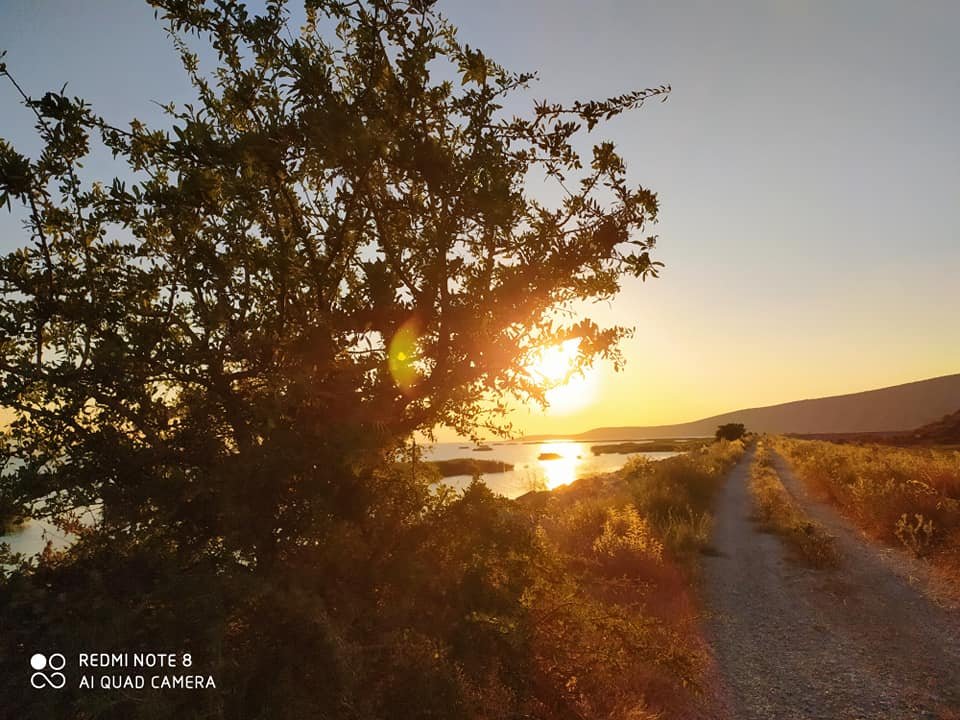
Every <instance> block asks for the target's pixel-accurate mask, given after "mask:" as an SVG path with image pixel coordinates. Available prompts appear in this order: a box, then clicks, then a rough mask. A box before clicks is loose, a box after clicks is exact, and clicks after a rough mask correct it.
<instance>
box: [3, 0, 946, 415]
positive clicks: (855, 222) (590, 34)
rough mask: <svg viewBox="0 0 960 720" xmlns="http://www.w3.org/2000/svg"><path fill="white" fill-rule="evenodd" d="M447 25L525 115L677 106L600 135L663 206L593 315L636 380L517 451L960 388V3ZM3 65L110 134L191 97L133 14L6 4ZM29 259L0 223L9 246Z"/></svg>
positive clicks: (663, 9)
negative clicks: (655, 98)
mask: <svg viewBox="0 0 960 720" xmlns="http://www.w3.org/2000/svg"><path fill="white" fill-rule="evenodd" d="M439 7H440V8H441V10H442V11H443V12H444V13H445V14H446V15H447V16H448V17H449V18H450V19H451V20H453V21H454V23H455V24H457V25H458V26H459V27H460V37H461V39H462V40H463V41H465V42H467V43H469V44H470V45H471V46H474V47H480V48H481V49H483V50H484V51H485V52H486V53H487V54H488V55H490V56H492V57H493V58H495V59H496V60H498V61H499V62H501V63H502V64H504V65H506V66H508V67H510V68H511V69H514V70H537V71H539V73H540V80H539V82H538V83H536V84H535V85H534V87H533V89H532V91H531V93H530V95H529V97H528V98H527V99H529V100H532V99H534V98H549V99H555V100H560V101H563V100H570V99H575V98H591V97H605V96H608V95H612V94H616V93H619V92H622V91H624V90H627V89H633V88H637V87H647V86H653V85H658V84H661V83H669V84H671V85H672V86H673V89H674V90H673V94H672V96H671V98H670V100H669V101H668V102H667V103H665V104H652V105H649V106H648V107H646V108H644V109H642V110H641V111H639V112H638V113H634V114H631V115H629V116H628V117H624V118H620V119H618V120H617V121H615V122H614V123H613V124H611V125H610V126H609V127H608V129H607V130H606V131H605V132H604V135H606V136H609V137H610V138H611V139H613V140H615V141H616V142H617V144H618V147H619V150H620V152H621V154H622V155H623V156H624V157H625V159H626V161H627V163H628V166H629V167H630V168H631V176H632V178H633V179H634V180H635V181H636V182H638V183H642V184H644V185H646V186H648V187H650V188H652V189H653V190H655V191H657V192H658V193H659V195H660V200H661V213H662V220H661V223H660V224H659V226H658V227H657V228H656V232H657V234H659V235H660V247H659V252H658V255H659V259H661V260H663V261H664V262H666V264H667V268H666V270H665V272H664V273H663V277H662V278H661V279H660V280H657V281H654V282H649V283H646V284H641V283H639V282H637V283H634V284H630V285H628V286H627V287H626V288H625V289H624V292H623V294H622V295H621V296H620V297H619V298H618V299H617V300H616V301H614V302H613V303H611V304H609V305H603V306H600V307H598V308H596V315H597V316H598V319H600V320H602V321H605V322H617V323H622V324H629V325H636V326H637V329H638V333H637V337H636V338H635V339H634V340H632V341H630V342H629V343H628V344H627V345H626V347H625V350H626V352H627V356H628V366H627V370H626V372H625V373H623V374H620V375H614V374H613V373H612V372H609V371H607V370H603V371H601V372H600V373H599V377H598V391H597V392H598V394H597V396H596V398H595V400H594V402H592V403H590V404H589V405H588V406H587V407H584V408H581V409H580V410H578V411H576V412H574V413H572V414H566V415H565V414H561V413H552V414H551V413H548V414H547V415H541V414H539V413H533V414H530V415H527V414H526V413H521V415H522V417H519V416H518V418H517V419H518V421H519V422H520V424H522V425H524V426H525V427H526V428H527V429H528V430H530V431H531V432H560V431H563V430H565V429H569V430H579V429H586V428H587V427H591V426H595V425H600V424H621V423H624V422H631V423H637V424H654V423H668V422H675V421H683V420H688V419H693V418H696V417H701V416H705V415H709V414H713V413H715V412H722V411H725V410H729V409H734V408H737V407H745V406H754V405H760V404H770V403H774V402H780V401H786V400H792V399H797V398H801V397H814V396H819V395H824V394H833V393H839V392H846V391H855V390H861V389H867V388H871V387H879V386H883V385H889V384H895V383H899V382H906V381H909V380H914V379H920V378H923V377H930V376H934V375H940V374H946V373H950V372H958V371H960V332H958V331H957V328H958V327H960V311H958V308H960V280H958V278H960V242H958V240H960V215H958V213H957V208H958V207H960V139H958V137H957V128H958V127H960V73H958V72H957V68H958V67H960V43H957V42H956V39H955V35H956V28H958V27H960V4H958V3H951V2H927V1H920V2H913V3H893V2H882V1H875V0H870V1H864V2H853V1H846V2H839V3H837V2H815V3H805V2H787V1H781V2H763V3H761V2H755V3H751V2H731V3H715V2H684V3H681V2H678V3H649V2H620V1H614V0H606V1H604V0H595V1H594V2H574V1H573V0H551V1H550V2H546V1H540V0H536V1H534V0H513V1H512V2H503V1H501V0H486V1H485V2H482V3H480V2H462V1H460V0H451V1H449V2H444V0H441V1H440V3H439ZM0 48H2V49H6V50H7V51H8V56H7V59H6V61H7V63H8V65H9V66H10V68H11V70H12V71H13V72H14V73H15V74H16V76H17V78H18V80H19V81H20V82H21V84H23V85H24V86H25V87H26V88H27V89H28V91H30V92H32V93H34V94H40V93H42V92H43V91H45V90H47V89H52V88H59V87H60V86H61V85H62V84H63V83H64V82H69V86H68V88H69V91H70V92H71V94H77V95H81V96H84V97H86V98H87V99H89V100H90V101H91V102H92V103H93V104H94V106H95V107H96V108H97V110H98V111H99V112H100V113H101V114H103V115H105V116H107V117H108V118H111V119H113V120H116V121H118V122H122V121H123V120H125V119H128V118H130V117H132V116H137V117H140V118H141V119H145V120H148V121H150V120H154V119H156V118H158V117H159V112H158V110H157V108H156V107H155V106H154V105H153V104H152V103H151V101H153V100H157V101H167V100H176V101H184V100H188V99H189V88H188V86H187V84H186V82H185V80H184V79H183V76H182V74H181V73H180V72H179V69H178V65H177V62H176V58H175V56H174V54H173V52H172V50H171V47H170V43H169V41H168V40H167V38H166V37H165V35H164V33H163V30H162V28H161V27H160V25H159V24H157V23H155V22H154V20H153V11H152V10H151V9H150V8H148V7H147V6H146V5H141V4H140V3H138V2H134V1H132V0H123V1H120V0H96V1H94V0H72V1H70V2H68V1H66V0H39V1H37V2H26V1H25V0H7V1H6V2H4V3H3V4H2V5H0ZM516 109H518V110H519V109H521V106H520V105H517V106H516ZM30 128H31V119H30V116H29V115H28V114H27V113H26V111H25V110H24V109H23V108H21V107H18V106H17V105H16V102H15V96H14V95H13V94H12V92H11V88H9V87H0V136H2V137H4V138H6V139H8V140H10V141H12V142H13V143H14V144H15V145H16V146H17V147H19V148H21V149H23V150H27V151H29V150H30V149H31V147H32V141H31V138H30ZM98 169H99V168H98V167H97V166H96V165H94V167H93V168H91V170H92V171H93V172H96V171H97V170H98ZM20 242H22V235H21V233H20V232H19V230H18V227H17V224H16V223H15V222H13V221H12V219H11V218H10V217H9V216H7V215H6V213H4V216H3V217H0V249H2V250H3V251H7V250H9V249H11V248H13V247H15V246H16V245H17V244H19V243H20ZM624 398H628V399H629V401H628V402H625V401H624Z"/></svg>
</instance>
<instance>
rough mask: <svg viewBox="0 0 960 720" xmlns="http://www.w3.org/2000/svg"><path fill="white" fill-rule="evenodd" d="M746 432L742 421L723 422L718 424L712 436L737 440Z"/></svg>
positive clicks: (719, 438) (718, 438)
mask: <svg viewBox="0 0 960 720" xmlns="http://www.w3.org/2000/svg"><path fill="white" fill-rule="evenodd" d="M746 434H747V428H746V427H745V426H744V424H743V423H725V424H724V425H718V426H717V431H716V432H715V433H714V436H715V437H716V439H717V440H730V441H733V440H739V439H740V438H742V437H743V436H744V435H746Z"/></svg>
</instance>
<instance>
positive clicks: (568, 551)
mask: <svg viewBox="0 0 960 720" xmlns="http://www.w3.org/2000/svg"><path fill="white" fill-rule="evenodd" d="M743 451H744V445H743V443H742V442H732V443H731V442H725V441H724V442H717V443H714V444H712V445H710V446H707V447H703V448H700V449H697V450H694V451H691V452H690V453H688V454H685V455H678V456H676V457H673V458H669V459H666V460H662V461H659V462H651V461H649V460H646V459H645V458H635V459H633V460H631V461H630V463H629V464H628V465H627V467H626V468H624V470H622V471H621V472H620V473H618V474H615V475H611V476H599V477H596V478H590V479H586V480H582V481H579V482H578V483H575V484H574V485H572V486H570V487H569V488H565V489H563V490H560V491H555V492H552V493H536V494H531V495H529V496H527V497H525V498H523V499H521V500H520V502H519V504H520V505H522V506H527V507H532V508H536V509H537V511H538V512H539V513H540V523H539V537H540V538H541V540H542V542H543V543H544V545H543V547H544V552H545V560H546V561H545V564H544V565H542V566H541V568H540V569H541V572H539V573H538V575H537V580H536V581H535V583H534V584H533V586H532V588H531V590H530V593H529V594H528V595H527V596H526V597H527V599H528V601H529V608H530V610H531V612H532V613H533V617H532V627H533V628H535V630H534V637H533V647H534V648H536V650H537V656H538V659H539V660H538V662H540V663H542V665H541V670H542V671H543V672H545V673H546V675H547V677H549V678H550V680H551V683H552V684H553V685H554V686H555V687H559V688H564V690H565V692H566V694H567V702H570V703H573V704H575V705H576V708H577V710H576V712H577V715H576V716H577V717H610V718H638V719H639V718H647V717H685V716H686V715H687V714H688V713H689V712H690V711H691V709H692V708H693V707H695V706H698V705H702V704H703V703H706V702H709V700H708V699H707V698H705V697H704V691H705V689H706V688H705V677H706V673H707V670H708V667H709V662H710V661H709V654H708V653H707V651H706V645H705V642H704V640H703V638H702V636H701V635H700V631H699V628H698V623H697V615H698V613H697V609H696V604H695V602H694V599H693V597H692V591H691V579H692V576H693V575H694V574H695V572H696V558H697V557H698V555H699V553H701V552H703V551H704V550H705V549H706V548H707V547H708V541H709V532H710V525H711V515H710V506H711V504H712V501H713V497H714V495H715V493H716V491H717V490H718V489H719V487H720V483H721V481H722V479H723V476H724V475H725V474H726V472H727V471H728V470H729V469H730V468H731V467H732V466H733V465H734V463H736V461H737V460H738V459H739V458H740V457H741V456H742V455H743Z"/></svg>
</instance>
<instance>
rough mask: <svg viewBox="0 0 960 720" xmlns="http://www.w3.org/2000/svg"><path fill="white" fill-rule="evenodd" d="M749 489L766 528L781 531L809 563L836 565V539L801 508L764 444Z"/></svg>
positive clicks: (818, 565) (752, 470)
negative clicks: (773, 464) (781, 477)
mask: <svg viewBox="0 0 960 720" xmlns="http://www.w3.org/2000/svg"><path fill="white" fill-rule="evenodd" d="M750 491H751V492H752V493H753V497H754V499H755V501H756V505H757V518H758V520H759V521H760V523H761V524H762V525H763V527H764V528H765V529H767V530H769V531H770V532H773V533H776V534H777V535H780V536H781V537H782V538H783V539H784V540H785V541H786V542H787V543H788V544H789V545H790V547H791V548H792V549H793V550H794V551H795V552H796V553H797V555H798V556H799V557H801V558H802V559H803V560H804V561H805V562H806V563H808V564H810V565H812V566H814V567H834V566H836V564H837V562H838V561H839V555H838V553H837V548H836V542H835V539H834V538H833V536H831V535H830V534H828V533H827V531H826V529H824V528H823V526H821V525H820V524H819V523H817V522H814V521H813V520H811V519H810V518H809V517H807V515H806V514H805V513H804V512H803V511H802V510H801V509H800V507H799V506H798V505H797V503H796V501H795V500H794V499H793V497H791V495H790V493H789V492H787V489H786V488H785V487H784V486H783V482H782V481H781V480H780V476H779V475H778V474H777V471H776V470H775V469H774V468H773V466H772V465H771V464H770V454H769V451H768V450H767V448H766V447H764V446H763V445H762V444H761V445H760V446H758V449H757V454H756V457H755V459H754V463H753V466H752V467H751V468H750Z"/></svg>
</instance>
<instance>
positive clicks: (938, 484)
mask: <svg viewBox="0 0 960 720" xmlns="http://www.w3.org/2000/svg"><path fill="white" fill-rule="evenodd" d="M775 443H776V448H777V450H778V451H779V452H780V453H781V454H783V455H784V456H785V457H786V458H787V459H788V460H789V461H790V463H791V464H792V466H793V468H794V469H795V471H796V472H797V474H798V475H799V476H800V477H801V479H803V480H804V481H805V482H806V483H807V484H808V486H809V487H810V488H811V489H812V490H814V491H815V492H818V493H820V494H822V495H823V496H824V497H825V498H826V499H829V500H830V501H832V502H833V503H835V504H836V505H837V506H838V507H839V508H840V510H841V512H843V514H844V515H846V516H847V517H848V518H850V519H851V520H852V521H853V522H854V523H856V524H857V525H858V526H860V527H861V528H862V529H863V530H864V531H866V532H867V534H868V535H870V536H872V537H874V538H875V539H877V540H879V541H881V542H884V543H887V544H890V545H894V546H901V547H904V548H906V549H907V550H909V551H910V552H912V553H913V554H914V555H916V556H917V557H922V558H925V559H926V560H928V561H930V562H931V563H932V565H933V567H934V568H936V569H937V571H938V572H939V573H940V574H941V575H942V576H943V578H944V580H946V585H947V586H948V587H949V586H953V588H954V590H953V592H955V593H956V595H957V596H958V597H960V452H957V451H953V450H937V449H918V448H909V449H908V448H898V447H890V446H885V445H838V444H834V443H830V442H824V441H817V440H796V439H792V438H777V439H776V441H775Z"/></svg>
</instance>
